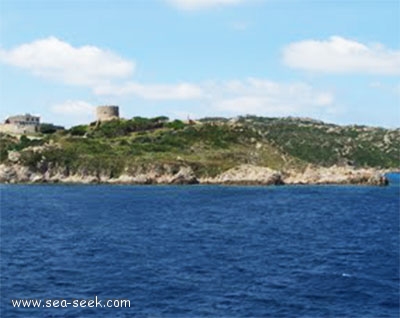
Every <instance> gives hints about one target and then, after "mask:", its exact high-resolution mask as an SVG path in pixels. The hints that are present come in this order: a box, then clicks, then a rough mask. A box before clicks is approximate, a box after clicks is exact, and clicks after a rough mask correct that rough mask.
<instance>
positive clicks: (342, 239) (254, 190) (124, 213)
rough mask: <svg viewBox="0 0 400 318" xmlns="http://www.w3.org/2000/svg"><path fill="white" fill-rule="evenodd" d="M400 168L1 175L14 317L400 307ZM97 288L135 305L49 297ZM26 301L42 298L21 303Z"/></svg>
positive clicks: (383, 313) (9, 312)
mask: <svg viewBox="0 0 400 318" xmlns="http://www.w3.org/2000/svg"><path fill="white" fill-rule="evenodd" d="M390 178H391V185H390V186H388V187H369V186H292V187H289V186H288V187H286V186H281V187H274V186H269V187H238V186H230V187H226V186H106V185H90V186H89V185H88V186H85V185H79V186H78V185H1V186H0V194H1V218H0V221H1V317H132V316H136V317H148V316H150V317H199V316H210V317H222V316H223V317H249V316H251V317H399V257H400V256H399V233H400V232H399V175H395V174H392V175H390ZM96 296H97V297H98V299H100V300H102V301H104V300H110V299H112V300H121V299H125V300H129V301H130V307H129V308H125V307H124V308H105V307H102V308H100V307H97V308H89V307H87V306H86V307H84V308H78V307H76V308H75V307H73V306H72V305H67V307H66V308H63V307H61V306H60V307H57V308H47V307H43V302H44V301H45V300H46V301H47V300H51V301H53V300H54V299H56V300H57V299H58V300H60V302H61V301H62V300H64V305H65V303H66V302H70V303H71V304H72V300H90V299H94V298H95V297H96ZM18 299H27V300H29V299H37V300H42V303H41V304H42V306H41V307H40V308H32V307H30V308H21V307H22V306H21V307H20V308H14V307H13V305H12V300H18ZM117 304H119V303H117ZM102 305H104V303H103V304H102Z"/></svg>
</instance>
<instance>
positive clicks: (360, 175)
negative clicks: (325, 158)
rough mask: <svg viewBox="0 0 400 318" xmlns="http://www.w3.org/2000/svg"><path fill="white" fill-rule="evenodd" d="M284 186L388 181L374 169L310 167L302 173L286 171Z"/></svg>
mask: <svg viewBox="0 0 400 318" xmlns="http://www.w3.org/2000/svg"><path fill="white" fill-rule="evenodd" d="M284 182H285V184H370V185H387V184H388V180H387V178H386V177H385V175H384V174H383V173H381V172H380V171H378V170H376V169H372V168H368V169H367V168H365V169H355V168H353V167H352V166H343V167H339V166H336V165H335V166H332V167H329V168H326V167H312V166H309V167H307V168H306V170H305V171H304V172H298V171H293V170H292V171H288V172H287V173H286V176H285V177H284Z"/></svg>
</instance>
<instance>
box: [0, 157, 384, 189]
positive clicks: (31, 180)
mask: <svg viewBox="0 0 400 318" xmlns="http://www.w3.org/2000/svg"><path fill="white" fill-rule="evenodd" d="M0 183H3V184H18V183H27V184H35V183H70V184H97V183H99V184H221V185H325V184H343V185H345V184H354V185H375V186H384V185H387V184H388V179H387V177H386V176H385V174H384V171H381V170H378V169H374V168H354V167H352V166H331V167H319V166H311V165H310V166H308V167H307V168H306V169H305V170H304V171H297V170H288V171H276V170H273V169H270V168H267V167H260V166H255V165H250V164H243V165H239V166H237V167H234V168H232V169H229V170H227V171H225V172H223V173H221V174H219V175H217V176H215V177H198V176H196V174H195V173H194V171H193V170H192V168H191V167H190V166H186V165H182V166H179V167H178V168H177V167H175V168H173V169H172V168H171V167H163V168H162V169H159V168H153V169H149V170H147V171H134V172H132V171H130V172H129V171H126V172H124V173H122V174H121V175H119V176H118V177H112V176H110V175H109V174H106V173H105V174H96V175H94V174H91V173H88V172H87V171H81V172H79V173H74V174H71V173H69V171H68V169H65V168H64V169H55V168H48V169H46V170H45V171H41V172H37V171H33V170H31V169H30V168H29V167H26V166H22V165H20V164H16V163H15V164H12V165H5V164H1V165H0Z"/></svg>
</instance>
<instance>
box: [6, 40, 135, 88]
mask: <svg viewBox="0 0 400 318" xmlns="http://www.w3.org/2000/svg"><path fill="white" fill-rule="evenodd" d="M0 61H2V62H3V63H6V64H9V65H13V66H17V67H20V68H23V69H26V70H29V71H31V72H32V73H33V74H35V75H37V76H41V77H44V78H49V79H54V80H58V81H61V82H63V83H67V84H73V85H82V86H93V85H99V84H101V83H107V82H109V81H110V80H114V79H121V78H126V77H128V76H129V75H131V74H132V73H133V70H134V68H135V64H134V63H133V62H131V61H128V60H124V59H123V58H121V57H119V56H118V55H116V54H115V53H113V52H111V51H107V50H103V49H100V48H98V47H95V46H88V45H86V46H82V47H73V46H72V45H70V44H69V43H66V42H63V41H61V40H59V39H57V38H55V37H49V38H46V39H40V40H36V41H33V42H31V43H27V44H22V45H20V46H18V47H15V48H13V49H11V50H3V49H0Z"/></svg>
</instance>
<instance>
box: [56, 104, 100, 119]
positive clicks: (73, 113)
mask: <svg viewBox="0 0 400 318" xmlns="http://www.w3.org/2000/svg"><path fill="white" fill-rule="evenodd" d="M51 111H52V112H53V113H55V114H58V115H62V116H69V117H88V116H91V117H93V118H94V114H95V107H94V106H93V105H91V104H90V103H88V102H85V101H81V100H77V101H73V100H68V101H65V102H63V103H61V104H56V105H54V106H52V107H51Z"/></svg>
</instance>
